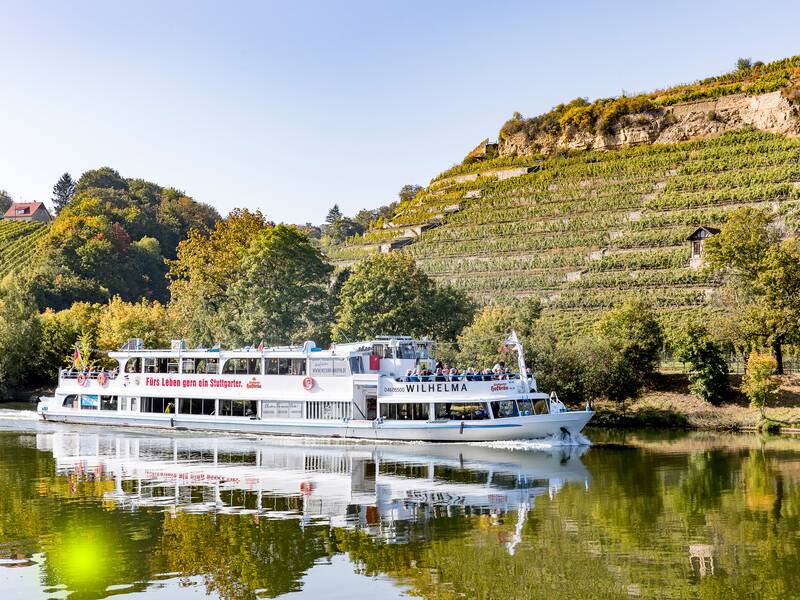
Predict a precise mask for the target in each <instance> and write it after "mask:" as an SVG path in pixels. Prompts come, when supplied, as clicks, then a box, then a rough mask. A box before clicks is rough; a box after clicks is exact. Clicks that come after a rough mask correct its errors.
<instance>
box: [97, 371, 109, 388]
mask: <svg viewBox="0 0 800 600" xmlns="http://www.w3.org/2000/svg"><path fill="white" fill-rule="evenodd" d="M97 383H99V384H100V386H101V387H106V384H107V383H108V375H106V374H105V373H100V374H99V375H98V376H97Z"/></svg>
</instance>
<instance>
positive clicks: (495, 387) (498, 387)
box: [491, 383, 508, 392]
mask: <svg viewBox="0 0 800 600" xmlns="http://www.w3.org/2000/svg"><path fill="white" fill-rule="evenodd" d="M507 389H508V384H507V383H495V384H493V385H492V387H491V390H492V391H493V392H502V391H503V390H507Z"/></svg>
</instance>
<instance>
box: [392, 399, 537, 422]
mask: <svg viewBox="0 0 800 600" xmlns="http://www.w3.org/2000/svg"><path fill="white" fill-rule="evenodd" d="M433 406H434V419H437V420H440V419H443V420H447V421H478V420H482V419H489V418H490V414H489V410H488V409H487V406H486V403H485V402H459V403H450V402H441V403H440V402H437V403H434V405H433ZM489 406H490V407H491V411H492V414H494V418H495V419H501V418H507V417H518V416H520V415H531V414H543V413H547V412H548V408H547V402H545V401H544V400H540V401H539V402H536V403H532V402H531V401H530V400H519V401H515V400H500V401H495V402H490V403H489ZM429 414H430V405H429V404H428V403H422V402H400V403H392V404H381V417H383V418H384V419H386V420H392V421H427V420H429Z"/></svg>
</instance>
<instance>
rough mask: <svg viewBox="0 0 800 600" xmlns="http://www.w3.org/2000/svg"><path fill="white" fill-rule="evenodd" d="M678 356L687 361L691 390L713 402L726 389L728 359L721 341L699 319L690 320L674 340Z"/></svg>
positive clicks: (720, 399)
mask: <svg viewBox="0 0 800 600" xmlns="http://www.w3.org/2000/svg"><path fill="white" fill-rule="evenodd" d="M676 356H677V358H678V360H680V361H683V362H685V363H688V365H689V380H690V381H691V386H690V388H689V389H690V391H691V392H692V393H693V394H695V395H696V396H698V397H699V398H702V399H703V400H705V401H706V402H710V403H711V404H714V405H715V406H718V405H720V404H722V402H723V401H724V400H725V398H726V397H727V395H728V393H729V387H728V362H727V361H726V360H725V356H724V354H723V352H722V348H721V347H720V344H719V343H718V342H717V341H716V340H714V339H713V338H712V337H711V334H710V333H709V331H708V329H707V328H706V327H705V326H704V325H702V324H700V323H695V322H692V323H689V324H688V325H687V326H686V327H685V329H684V331H682V332H681V334H680V335H679V337H678V340H677V341H676Z"/></svg>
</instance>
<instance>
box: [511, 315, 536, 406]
mask: <svg viewBox="0 0 800 600" xmlns="http://www.w3.org/2000/svg"><path fill="white" fill-rule="evenodd" d="M505 343H506V346H511V347H512V348H514V350H516V351H517V366H518V367H519V378H520V379H521V380H522V381H524V382H525V383H526V384H527V388H526V391H527V390H529V389H531V387H533V391H534V392H538V391H539V388H538V387H537V385H536V375H535V374H534V373H533V370H531V376H530V379H529V378H528V370H527V367H526V366H525V350H524V349H523V347H522V342H520V341H519V337H517V331H516V330H515V329H512V330H511V335H510V336H508V337H507V338H506V342H505Z"/></svg>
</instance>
